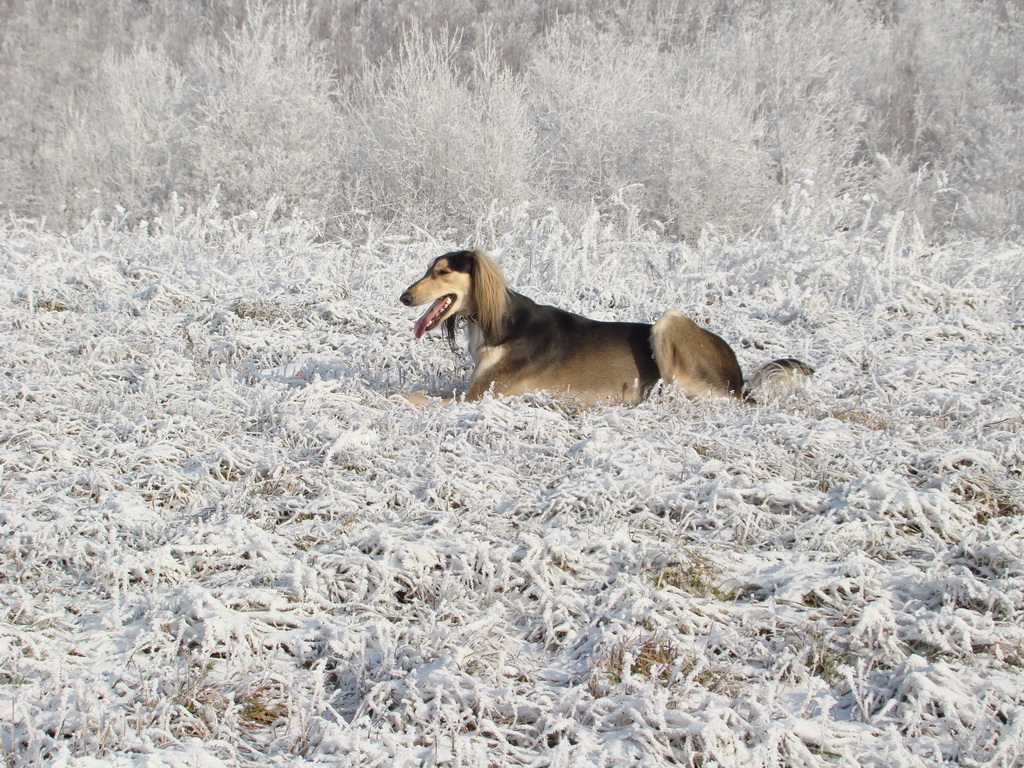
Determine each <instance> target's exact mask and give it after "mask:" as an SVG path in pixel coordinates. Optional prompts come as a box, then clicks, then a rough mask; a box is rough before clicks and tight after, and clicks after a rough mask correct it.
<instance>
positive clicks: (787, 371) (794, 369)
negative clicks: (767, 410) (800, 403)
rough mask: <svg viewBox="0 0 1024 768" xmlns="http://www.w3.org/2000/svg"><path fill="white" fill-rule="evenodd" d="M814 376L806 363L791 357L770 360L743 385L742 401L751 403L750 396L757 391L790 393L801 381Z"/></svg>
mask: <svg viewBox="0 0 1024 768" xmlns="http://www.w3.org/2000/svg"><path fill="white" fill-rule="evenodd" d="M813 375H814V369H813V368H811V366H809V365H807V363H803V362H800V361H799V360H796V359H794V358H792V357H787V358H783V359H781V360H772V361H771V362H770V363H768V364H767V365H763V366H761V368H760V369H759V370H758V371H757V373H755V374H754V375H753V376H751V377H750V380H749V381H748V382H747V383H745V384H744V385H743V399H744V400H745V401H747V402H748V403H753V402H755V401H754V398H753V397H752V396H751V394H752V393H753V392H755V391H757V390H761V391H765V392H771V393H781V392H784V391H792V390H794V389H795V388H796V387H797V385H798V384H799V383H800V381H801V379H806V378H810V377H811V376H813Z"/></svg>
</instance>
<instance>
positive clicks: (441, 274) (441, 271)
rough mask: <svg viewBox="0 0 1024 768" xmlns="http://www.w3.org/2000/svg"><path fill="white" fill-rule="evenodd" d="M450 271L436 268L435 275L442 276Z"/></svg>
mask: <svg viewBox="0 0 1024 768" xmlns="http://www.w3.org/2000/svg"><path fill="white" fill-rule="evenodd" d="M451 273H452V271H451V270H450V269H439V270H437V276H438V277H444V276H445V275H450V274H451Z"/></svg>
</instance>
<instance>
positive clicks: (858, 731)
mask: <svg viewBox="0 0 1024 768" xmlns="http://www.w3.org/2000/svg"><path fill="white" fill-rule="evenodd" d="M787 226H789V225H788V224H787V223H786V222H784V221H783V222H781V223H780V227H781V229H780V231H779V232H778V238H777V239H776V240H774V241H773V242H771V243H768V244H765V243H759V242H756V241H751V242H747V243H736V242H734V243H723V242H718V241H716V240H715V239H714V238H711V237H705V238H704V239H703V240H701V242H700V243H699V245H695V246H693V247H689V246H681V245H677V244H670V243H668V242H663V241H661V240H659V239H658V238H656V237H653V236H648V235H645V234H644V233H643V232H641V231H639V230H635V229H634V230H629V231H618V232H615V231H611V229H610V228H609V227H608V226H607V222H606V220H604V219H600V218H594V219H593V220H592V222H591V226H589V227H587V228H586V229H584V230H582V231H578V232H576V233H572V232H570V231H568V230H567V228H565V227H563V226H562V225H561V224H559V222H558V221H557V220H555V219H553V218H552V219H548V220H543V219H542V220H534V221H527V220H523V221H521V222H519V223H518V224H513V225H510V226H508V227H507V228H505V229H503V230H501V231H494V232H482V233H481V237H480V242H479V243H461V242H460V243H448V242H436V241H432V240H431V239H429V238H428V237H427V236H424V237H423V238H422V240H420V241H417V242H412V241H401V240H398V239H396V238H389V237H387V236H385V235H381V236H379V237H377V238H376V239H373V238H371V239H370V241H368V242H364V243H361V244H346V243H328V244H320V243H316V241H315V240H313V239H311V238H310V237H309V236H308V235H307V233H305V232H303V231H302V229H301V228H299V227H296V229H295V230H294V231H288V230H281V229H278V230H274V231H270V232H262V233H261V228H260V227H258V226H255V225H254V226H253V227H251V228H247V226H242V225H241V224H239V223H238V222H235V223H234V224H231V223H222V224H221V225H217V224H216V222H213V221H206V222H203V221H199V220H196V219H185V220H183V221H180V222H178V223H177V224H176V225H174V226H165V227H164V228H163V229H162V230H161V231H158V232H155V233H153V234H144V233H142V232H139V231H135V232H125V231H117V230H114V229H111V228H109V227H104V226H100V225H96V226H92V227H89V228H87V229H85V230H84V231H82V232H81V233H79V234H76V235H73V236H59V235H56V234H52V233H47V232H44V231H41V230H38V229H35V228H33V227H31V226H29V225H22V224H12V223H10V222H8V223H7V224H6V225H4V227H3V229H2V230H0V370H2V371H3V376H2V378H0V395H2V398H0V749H2V757H3V760H4V761H5V763H4V764H5V765H6V766H9V767H10V768H22V767H24V766H56V767H60V768H72V767H73V768H102V767H103V766H116V767H117V768H127V767H129V766H131V767H132V768H183V767H188V768H220V767H221V766H252V767H255V766H295V768H299V767H300V766H311V765H330V766H433V765H440V766H474V767H475V766H480V767H481V768H484V767H487V766H526V765H531V766H566V767H568V766H634V765H638V766H639V765H642V766H670V765H685V766H723V767H731V766H747V765H750V766H808V767H809V766H831V765H838V766H847V767H849V768H853V767H854V766H858V767H859V766H933V765H938V764H942V763H946V764H958V765H964V766H992V767H996V766H1005V767H1009V766H1021V765H1024V757H1022V755H1024V627H1022V624H1024V496H1022V486H1024V476H1022V471H1024V458H1022V457H1024V385H1022V381H1024V284H1022V283H1024V267H1022V264H1024V252H1022V249H1021V248H1020V247H998V246H992V245H988V244H984V243H980V242H977V243H966V244H963V243H962V244H950V245H944V246H941V247H926V246H925V245H923V240H922V239H921V238H920V237H917V236H915V233H914V229H913V227H911V226H909V225H908V224H907V223H906V222H904V221H903V220H901V219H899V218H897V219H894V220H892V221H891V222H889V224H888V227H887V233H888V234H886V230H883V231H882V234H881V235H878V236H877V237H869V236H865V235H862V234H861V233H860V232H858V231H856V230H853V231H847V232H841V233H838V234H836V235H834V236H830V237H817V238H811V237H807V236H798V235H797V234H796V233H797V232H798V231H799V227H796V226H794V228H793V230H794V231H792V232H791V231H788V230H787ZM477 244H480V245H483V246H485V247H488V248H489V249H490V250H491V252H492V253H493V254H494V255H495V256H496V258H497V259H498V260H499V262H500V263H501V264H502V265H503V267H504V268H505V270H506V272H507V274H508V276H509V279H510V282H511V283H512V284H513V285H514V286H515V287H516V288H518V289H519V290H520V291H522V292H524V293H526V294H527V295H529V296H531V297H532V298H535V299H537V300H539V301H543V302H546V303H554V304H557V305H559V306H562V307H565V308H568V309H571V310H574V311H578V312H583V313H585V314H588V315H591V316H594V317H598V318H603V319H612V318H615V319H633V320H645V321H651V320H653V319H655V318H656V317H657V316H658V315H659V314H660V313H661V312H662V311H663V310H664V309H665V308H668V307H676V308H679V309H682V310H684V311H686V312H688V313H689V314H691V315H692V316H693V317H694V318H695V319H697V320H698V321H699V322H701V323H704V324H706V325H708V326H709V327H710V328H712V329H713V330H715V331H716V332H718V333H720V334H721V335H722V336H724V337H725V338H726V339H727V340H728V341H729V342H730V343H732V344H733V346H734V347H735V349H736V351H737V354H738V356H739V358H740V362H741V364H742V365H743V367H744V370H745V371H746V372H747V373H748V375H749V373H750V372H751V371H752V370H754V369H755V368H756V367H758V366H759V365H761V364H763V363H764V362H767V361H768V360H770V359H772V358H776V357H783V356H796V357H799V358H801V359H803V360H805V361H806V362H808V363H809V364H811V365H812V366H814V367H815V368H816V369H817V374H816V376H815V378H814V379H813V380H812V381H811V382H810V383H809V384H808V385H806V386H805V387H803V388H802V389H801V390H799V391H797V392H795V393H784V394H782V395H780V396H779V397H777V398H775V399H768V400H766V401H764V402H762V403H761V404H760V405H757V406H746V405H741V404H737V403H734V402H704V403H692V402H689V401H686V400H684V399H682V398H680V397H678V396H675V395H674V394H673V393H671V392H663V393H661V394H659V395H657V396H655V397H654V398H653V399H651V400H650V401H648V402H646V403H644V404H642V405H640V406H638V407H633V408H627V407H595V408H582V407H578V406H576V405H575V404H573V403H566V402H560V401H557V400H553V399H551V398H549V397H547V396H531V397H523V398H515V399H496V398H485V399H484V400H483V401H481V402H477V403H458V402H457V403H453V404H447V405H441V404H436V405H432V406H428V407H413V406H411V405H409V404H407V403H406V402H405V401H404V400H403V399H402V398H401V397H400V395H399V394H398V393H400V392H402V391H413V390H419V389H441V390H445V389H447V390H451V389H455V388H458V387H460V386H461V385H462V384H463V383H464V382H465V381H466V378H467V373H468V366H467V357H466V356H465V355H459V356H456V355H453V354H452V353H451V352H450V351H449V350H448V349H447V347H446V346H445V344H444V342H443V340H442V339H440V338H439V337H437V336H436V335H435V336H433V337H430V338H428V339H425V340H421V341H418V342H417V341H416V340H415V339H414V338H413V334H412V325H413V321H414V320H415V317H416V314H417V313H416V312H415V311H413V310H409V309H407V308H405V307H402V306H400V305H399V303H398V301H397V298H398V295H399V293H400V292H401V290H402V289H404V288H405V286H406V285H408V284H409V283H410V282H411V281H412V280H413V279H415V278H416V277H418V276H419V275H420V274H422V272H423V270H424V268H425V266H426V264H427V261H428V260H429V259H430V258H432V257H434V256H436V255H438V254H440V253H442V252H444V251H445V250H448V249H449V248H450V247H453V246H460V247H461V246H465V245H477Z"/></svg>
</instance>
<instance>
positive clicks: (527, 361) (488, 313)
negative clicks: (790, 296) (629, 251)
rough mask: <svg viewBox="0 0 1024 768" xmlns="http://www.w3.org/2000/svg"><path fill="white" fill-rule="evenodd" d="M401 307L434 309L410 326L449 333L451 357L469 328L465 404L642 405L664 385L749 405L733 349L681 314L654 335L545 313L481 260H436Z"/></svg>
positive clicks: (774, 372)
mask: <svg viewBox="0 0 1024 768" xmlns="http://www.w3.org/2000/svg"><path fill="white" fill-rule="evenodd" d="M400 300H401V302H402V303H403V304H405V305H406V306H408V307H417V306H421V305H424V304H429V305H430V306H429V307H428V308H427V311H426V312H424V313H423V315H422V317H420V318H419V320H417V321H416V324H415V325H414V326H413V332H414V333H415V335H416V338H420V337H422V336H423V334H425V333H427V332H429V331H432V330H434V329H435V328H437V327H438V326H441V325H442V324H443V328H444V332H445V334H446V336H447V337H448V342H449V344H451V345H452V348H453V349H454V348H455V342H454V339H455V334H456V329H457V322H458V319H459V318H464V320H465V321H466V322H467V325H468V329H469V351H470V354H471V355H472V356H473V362H474V363H475V364H476V368H475V370H474V371H473V376H472V378H471V379H470V382H469V387H468V388H467V389H466V391H465V395H464V396H465V399H466V400H476V399H478V398H480V397H481V396H482V395H483V394H484V393H485V392H488V391H493V392H494V393H495V394H501V395H521V394H523V393H525V392H533V391H536V390H550V391H552V392H555V393H559V394H567V395H569V396H571V397H573V398H577V399H579V400H581V401H583V402H586V403H608V402H626V403H637V402H640V401H641V400H643V399H644V398H645V397H646V396H647V395H648V393H649V392H650V391H651V389H652V388H653V387H654V385H655V384H657V382H658V381H659V380H664V381H666V382H671V383H673V384H675V385H676V386H678V387H680V388H681V389H682V390H683V391H684V392H685V393H686V395H687V396H689V397H692V398H697V397H705V396H708V395H711V396H733V397H738V398H743V399H748V393H747V390H746V389H745V388H744V386H743V374H742V373H741V371H740V366H739V363H738V362H737V360H736V355H735V353H734V352H733V351H732V348H731V347H730V346H729V345H728V344H727V343H726V342H725V341H724V340H723V339H722V338H721V337H719V336H716V335H715V334H713V333H711V332H710V331H708V330H705V329H704V328H701V327H700V326H698V325H697V324H696V323H694V322H693V321H692V320H691V319H690V318H688V317H687V316H686V315H684V314H683V313H682V312H677V311H676V310H674V309H670V310H668V311H667V312H665V313H664V314H663V315H662V316H661V317H660V318H659V319H658V322H656V323H655V324H654V325H650V324H649V323H622V322H602V321H599V320H591V319H589V318H586V317H582V316H580V315H576V314H573V313H571V312H566V311H565V310H562V309H557V308H556V307H549V306H543V305H540V304H537V303H535V302H534V301H532V300H530V299H528V298H527V297H526V296H523V295H522V294H520V293H516V292H515V291H513V290H511V289H510V288H509V287H508V285H507V284H506V282H505V277H504V275H503V274H502V272H501V269H500V268H499V267H498V265H497V264H496V263H495V262H494V260H493V259H491V258H490V257H489V256H488V255H487V254H485V253H482V252H481V251H452V252H451V253H446V254H444V255H443V256H438V257H437V258H436V259H434V261H433V262H432V263H431V264H430V266H429V267H428V268H427V272H426V274H425V275H424V276H423V277H422V278H420V279H419V280H417V281H416V282H415V283H413V284H412V285H410V286H409V287H408V288H407V289H406V290H405V292H404V293H403V294H402V296H401V299H400ZM812 373H813V370H812V369H811V368H809V367H808V366H806V365H804V364H803V363H801V362H800V361H799V360H792V359H786V360H776V361H774V362H772V363H768V365H766V366H764V368H762V369H761V370H760V371H758V373H757V374H755V376H754V379H753V380H752V382H751V383H752V384H753V383H754V382H755V381H757V382H760V381H764V380H766V379H778V378H790V377H793V376H795V375H806V376H809V375H811V374H812Z"/></svg>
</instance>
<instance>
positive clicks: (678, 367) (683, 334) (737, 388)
mask: <svg viewBox="0 0 1024 768" xmlns="http://www.w3.org/2000/svg"><path fill="white" fill-rule="evenodd" d="M651 351H652V352H653V353H654V360H655V362H657V364H658V371H659V373H660V374H661V378H662V379H663V380H665V381H667V382H671V383H673V384H675V385H676V386H678V387H680V388H681V389H682V390H683V391H684V392H685V393H686V394H687V396H688V397H706V396H708V395H712V396H716V397H726V396H730V395H731V396H733V397H739V396H740V394H741V392H742V389H743V373H742V371H740V365H739V363H738V362H737V360H736V354H735V353H734V352H733V351H732V347H730V346H729V345H728V344H727V343H726V342H725V340H724V339H722V338H721V337H720V336H716V335H715V334H713V333H711V331H708V330H705V329H704V328H701V327H700V326H699V325H697V324H696V323H695V322H693V320H691V319H690V318H688V317H687V316H686V315H684V314H683V313H682V312H678V311H676V310H674V309H670V310H668V311H667V312H665V314H663V315H662V316H661V317H660V318H659V319H658V322H656V323H655V324H654V326H653V327H652V328H651Z"/></svg>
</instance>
